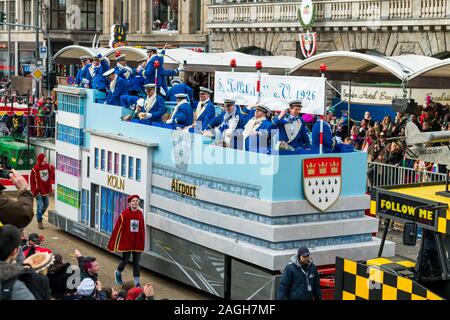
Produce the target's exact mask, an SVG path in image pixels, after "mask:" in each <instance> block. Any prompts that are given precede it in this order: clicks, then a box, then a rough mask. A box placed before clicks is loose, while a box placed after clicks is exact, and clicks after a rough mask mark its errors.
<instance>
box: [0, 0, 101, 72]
mask: <svg viewBox="0 0 450 320" xmlns="http://www.w3.org/2000/svg"><path fill="white" fill-rule="evenodd" d="M36 9H38V14H37V15H36ZM0 11H2V12H5V13H6V14H7V22H9V23H16V24H24V25H33V26H39V27H40V28H42V29H43V30H45V31H46V32H47V33H48V34H49V36H50V40H51V46H52V48H51V49H52V53H55V52H57V51H58V50H60V49H61V48H63V47H65V46H68V45H71V44H79V45H91V43H92V38H93V35H94V34H95V33H102V30H103V0H39V1H38V0H19V1H13V0H2V1H0ZM45 42H46V41H45V37H44V35H43V33H42V32H39V46H45V45H46V44H45ZM8 43H9V42H8V27H7V26H2V27H1V28H0V64H1V66H2V67H1V68H0V69H1V72H2V74H3V76H4V75H5V74H6V71H7V69H8V68H7V56H8ZM10 44H11V45H10V51H11V60H10V61H11V73H12V74H15V75H18V76H22V75H25V74H26V73H27V72H29V71H30V69H29V66H30V65H35V64H36V63H37V64H39V56H38V51H37V49H36V47H37V46H36V31H35V30H34V29H30V28H25V27H18V26H17V27H14V26H11V27H10ZM44 66H45V63H44Z"/></svg>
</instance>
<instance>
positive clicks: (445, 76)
mask: <svg viewBox="0 0 450 320" xmlns="http://www.w3.org/2000/svg"><path fill="white" fill-rule="evenodd" d="M449 77H450V58H449V59H445V60H438V61H437V62H436V63H434V64H432V65H430V66H427V67H425V68H422V69H420V70H417V71H416V72H414V73H412V74H411V75H410V76H409V77H408V82H409V84H410V85H411V86H412V87H414V86H428V87H432V88H450V83H449V82H450V81H449Z"/></svg>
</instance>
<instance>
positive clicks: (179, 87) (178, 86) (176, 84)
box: [166, 77, 194, 105]
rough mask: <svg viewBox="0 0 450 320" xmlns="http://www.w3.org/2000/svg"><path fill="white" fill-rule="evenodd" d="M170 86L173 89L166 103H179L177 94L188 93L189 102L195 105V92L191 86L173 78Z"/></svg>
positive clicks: (169, 92)
mask: <svg viewBox="0 0 450 320" xmlns="http://www.w3.org/2000/svg"><path fill="white" fill-rule="evenodd" d="M170 84H171V85H172V88H170V89H169V91H168V92H167V97H166V101H177V98H176V97H175V95H176V94H178V93H186V94H187V95H188V96H189V101H190V102H191V104H192V105H194V102H193V101H194V91H193V90H192V88H191V87H190V86H188V85H187V84H186V83H184V82H183V81H181V79H180V78H179V77H175V78H173V79H172V81H171V82H170Z"/></svg>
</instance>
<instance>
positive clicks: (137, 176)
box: [136, 158, 141, 181]
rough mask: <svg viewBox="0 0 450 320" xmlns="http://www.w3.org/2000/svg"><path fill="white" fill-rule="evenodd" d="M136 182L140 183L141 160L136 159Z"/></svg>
mask: <svg viewBox="0 0 450 320" xmlns="http://www.w3.org/2000/svg"><path fill="white" fill-rule="evenodd" d="M136 181H141V159H138V158H136Z"/></svg>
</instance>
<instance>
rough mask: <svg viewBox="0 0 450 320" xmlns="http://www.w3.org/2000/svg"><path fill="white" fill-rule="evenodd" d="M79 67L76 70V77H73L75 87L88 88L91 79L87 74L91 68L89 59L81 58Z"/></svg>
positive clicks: (86, 57) (88, 57)
mask: <svg viewBox="0 0 450 320" xmlns="http://www.w3.org/2000/svg"><path fill="white" fill-rule="evenodd" d="M80 60H81V67H80V69H78V72H77V76H76V77H75V85H76V86H77V87H83V88H90V83H91V80H92V77H91V75H90V73H89V68H90V67H91V57H90V56H81V57H80Z"/></svg>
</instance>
